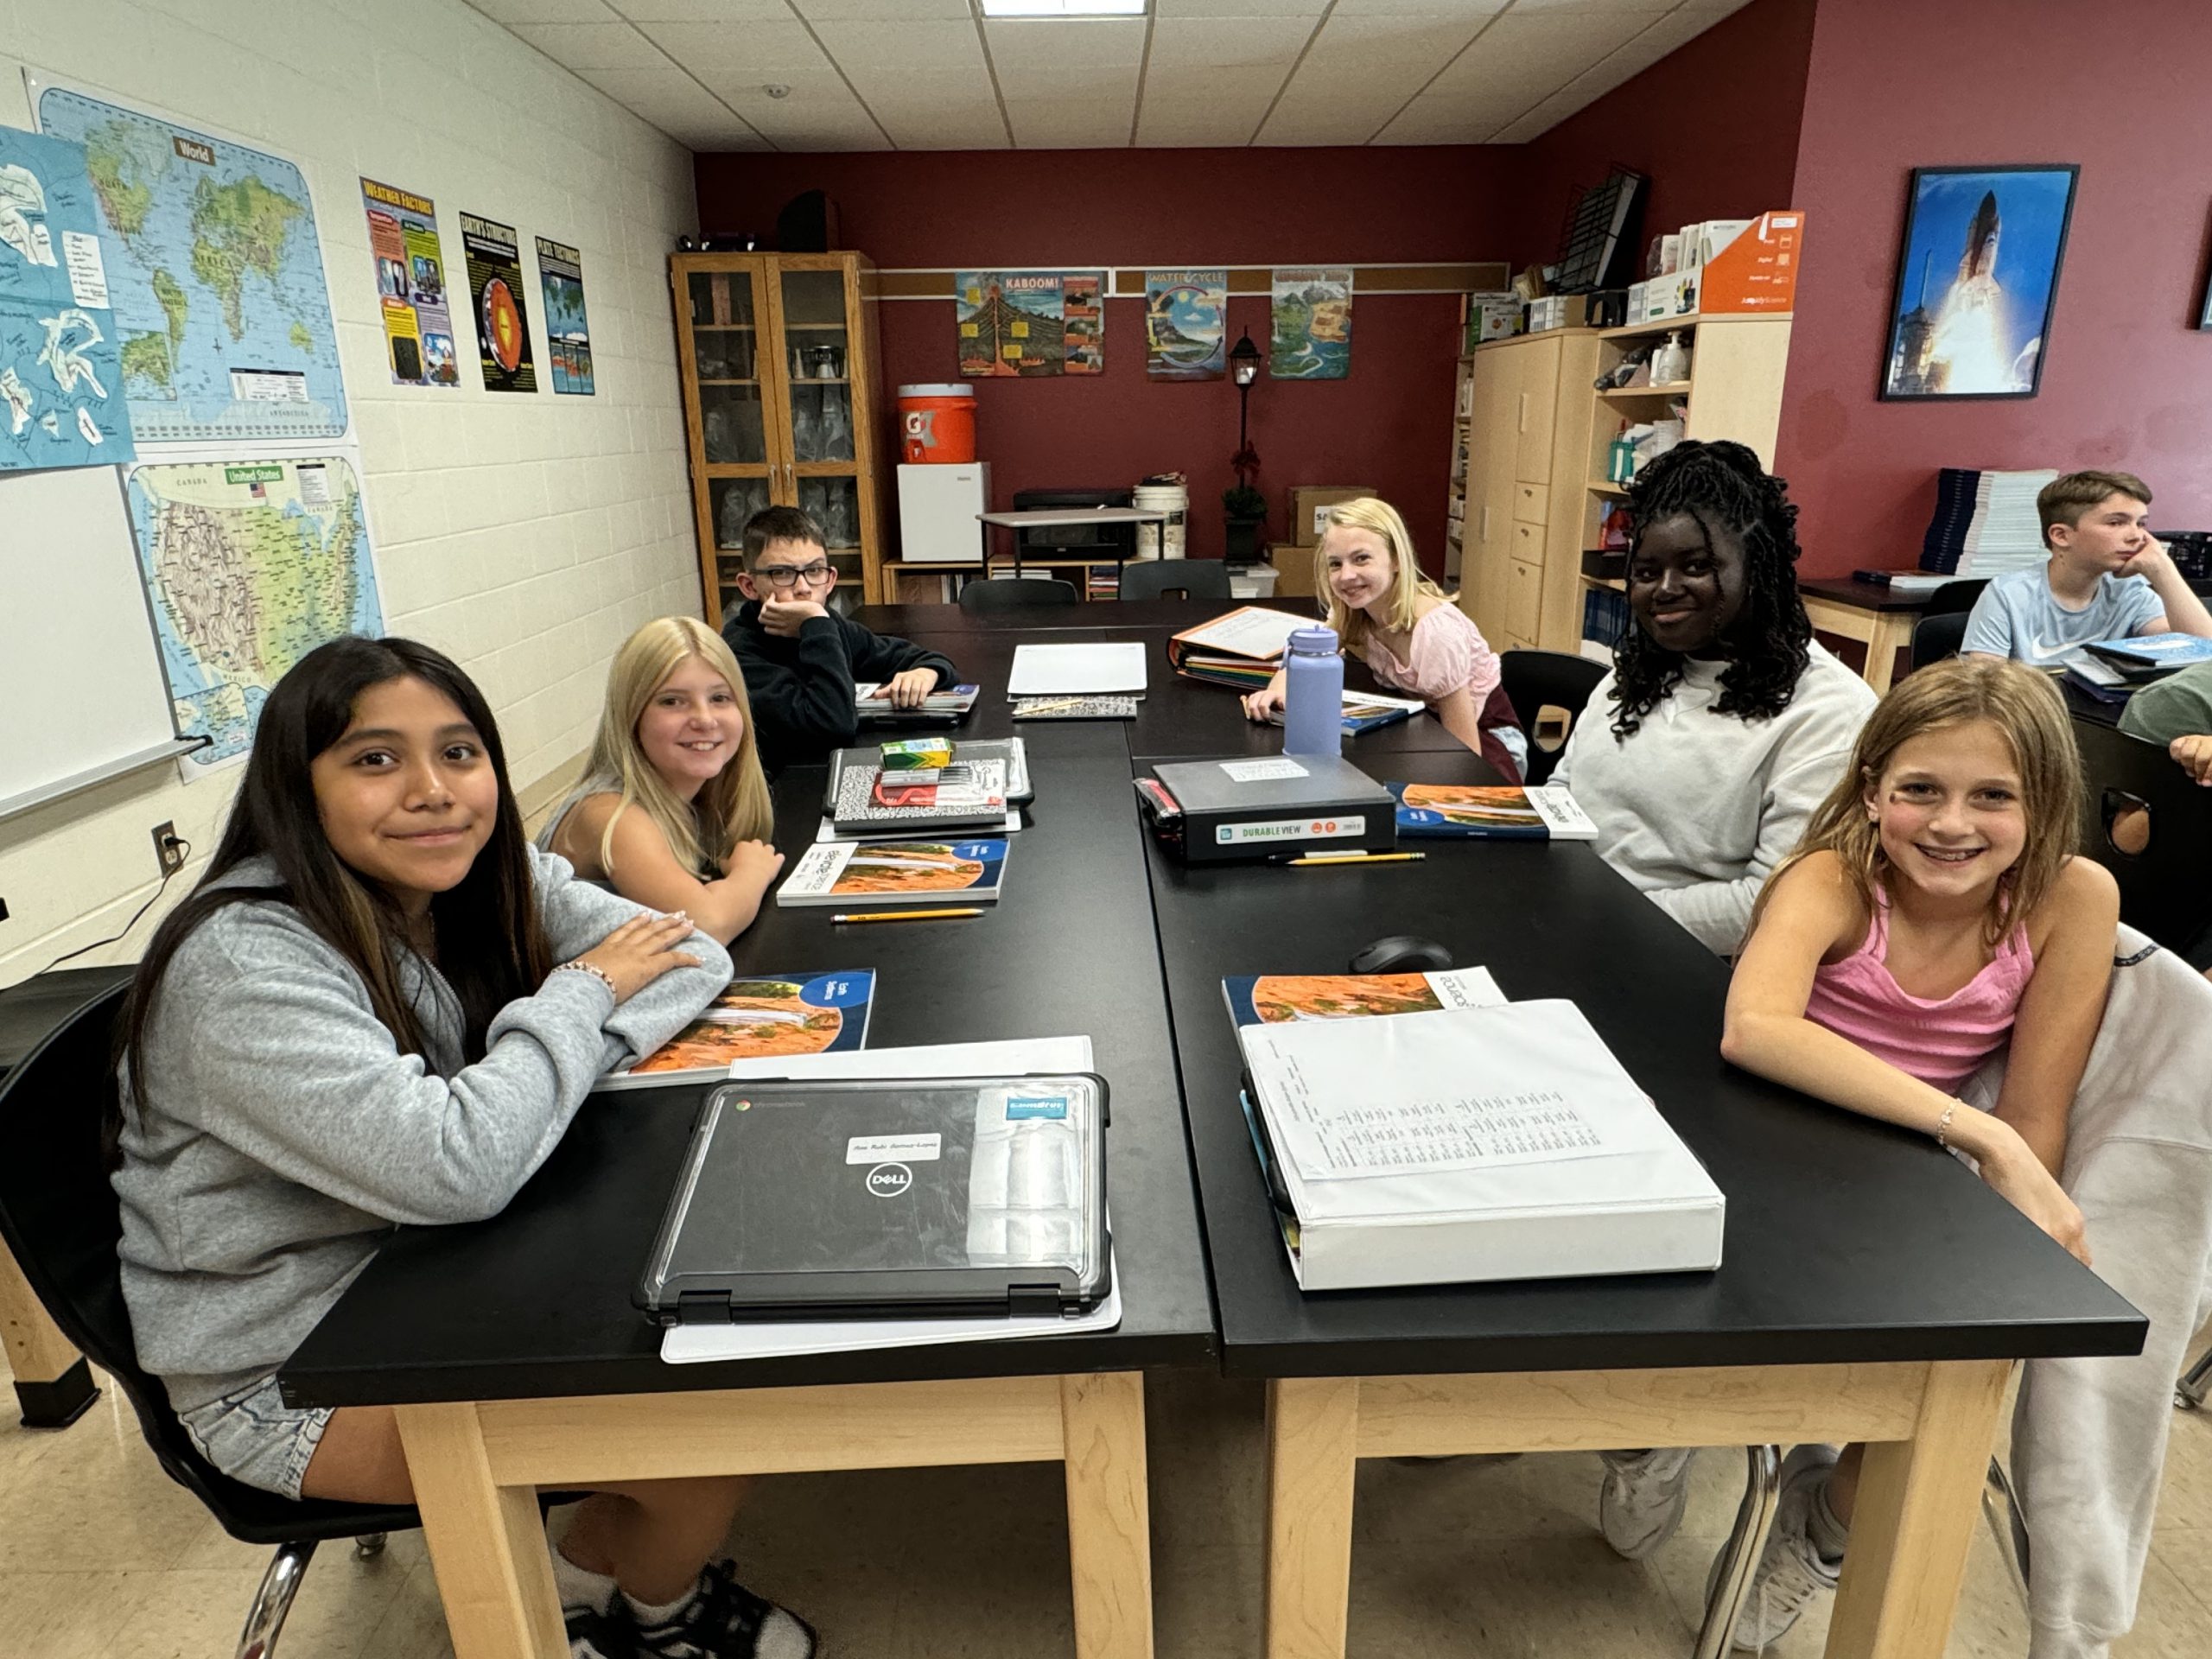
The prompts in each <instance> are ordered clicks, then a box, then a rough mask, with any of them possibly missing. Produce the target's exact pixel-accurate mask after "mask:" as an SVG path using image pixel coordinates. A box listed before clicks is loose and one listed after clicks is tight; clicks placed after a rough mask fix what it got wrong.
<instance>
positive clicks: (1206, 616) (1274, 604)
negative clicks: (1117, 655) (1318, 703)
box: [852, 594, 1326, 639]
mask: <svg viewBox="0 0 2212 1659" xmlns="http://www.w3.org/2000/svg"><path fill="white" fill-rule="evenodd" d="M1244 605H1255V606H1258V607H1260V608H1261V609H1262V610H1269V611H1291V612H1294V613H1297V614H1298V615H1300V616H1310V617H1312V618H1313V620H1314V621H1315V622H1316V623H1319V621H1320V620H1321V616H1322V613H1323V610H1325V608H1326V607H1320V608H1316V605H1315V601H1313V600H1311V599H1294V598H1291V597H1289V596H1287V595H1274V594H1271V595H1269V596H1268V598H1265V599H1092V600H1081V601H1077V602H1076V603H1075V604H1072V605H1022V606H1017V607H1014V608H1012V609H1009V610H1003V611H967V610H963V609H962V608H961V607H959V606H957V605H861V606H859V607H855V609H854V611H853V613H852V617H853V620H854V621H855V622H858V623H861V624H862V625H863V626H867V627H868V628H870V629H872V630H873V631H874V632H877V633H890V634H896V635H898V636H899V638H900V639H911V638H912V637H913V635H914V634H916V633H917V632H920V633H931V634H937V633H999V632H1004V633H1019V634H1024V635H1028V634H1048V633H1097V632H1110V631H1112V630H1115V629H1119V628H1128V627H1141V628H1164V629H1166V631H1167V632H1169V633H1177V632H1181V631H1182V630H1183V629H1185V628H1195V627H1197V626H1198V625H1199V624H1201V623H1204V622H1211V621H1212V620H1214V618H1216V617H1217V616H1226V615H1228V614H1229V613H1230V612H1231V611H1233V610H1235V609H1236V608H1237V607H1239V606H1244Z"/></svg>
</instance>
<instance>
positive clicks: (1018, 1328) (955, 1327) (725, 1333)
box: [660, 1056, 1122, 1365]
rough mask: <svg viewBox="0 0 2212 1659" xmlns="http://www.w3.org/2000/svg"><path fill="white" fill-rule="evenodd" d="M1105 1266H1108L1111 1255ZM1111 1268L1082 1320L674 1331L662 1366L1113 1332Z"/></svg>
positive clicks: (765, 1324) (1117, 1300)
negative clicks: (1095, 1301) (1106, 1284)
mask: <svg viewBox="0 0 2212 1659" xmlns="http://www.w3.org/2000/svg"><path fill="white" fill-rule="evenodd" d="M839 1058H843V1057H842V1056H840V1057H839ZM1111 1261H1112V1258H1111V1256H1110V1255H1109V1262H1111ZM1112 1266H1113V1272H1114V1282H1113V1284H1112V1286H1111V1287H1109V1289H1108V1290H1107V1292H1106V1294H1104V1295H1103V1296H1102V1297H1100V1298H1099V1299H1098V1306H1096V1307H1094V1308H1092V1309H1091V1310H1090V1313H1073V1314H1070V1313H1025V1314H1001V1315H998V1316H996V1317H992V1316H989V1315H985V1316H983V1317H982V1318H978V1319H967V1318H962V1319H820V1320H791V1319H774V1320H762V1321H759V1322H756V1323H753V1324H746V1325H673V1326H671V1327H670V1328H669V1329H668V1330H667V1331H665V1332H663V1333H662V1335H661V1339H660V1357H661V1361H662V1363H664V1364H669V1365H702V1364H706V1363H709V1362H710V1361H715V1360H728V1359H772V1358H775V1357H779V1356H780V1355H785V1354H849V1353H861V1352H866V1351H868V1350H870V1349H874V1348H926V1347H931V1346H933V1345H935V1344H941V1343H948V1342H1008V1341H1013V1340H1015V1339H1018V1338H1022V1337H1072V1336H1078V1335H1081V1334H1083V1333H1084V1332H1091V1331H1111V1330H1113V1329H1114V1328H1115V1327H1116V1325H1120V1324H1121V1322H1122V1269H1121V1263H1119V1262H1112Z"/></svg>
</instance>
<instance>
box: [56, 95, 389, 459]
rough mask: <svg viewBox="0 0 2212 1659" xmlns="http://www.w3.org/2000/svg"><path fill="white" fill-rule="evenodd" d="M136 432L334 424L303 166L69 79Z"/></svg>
mask: <svg viewBox="0 0 2212 1659" xmlns="http://www.w3.org/2000/svg"><path fill="white" fill-rule="evenodd" d="M38 118H39V125H40V127H41V130H43V131H44V132H45V133H46V134H47V135H48V137H55V138H60V139H65V140H67V142H69V143H73V144H81V145H83V146H84V149H85V162H86V173H87V175H88V176H89V179H90V182H91V186H92V198H93V201H94V204H95V206H96V207H97V208H98V220H99V243H100V251H101V255H102V257H103V261H104V264H105V275H106V282H107V288H108V291H109V294H110V296H111V300H112V302H113V305H114V314H115V327H116V332H117V335H118V340H117V345H118V353H119V356H120V359H121V372H122V381H123V394H124V397H125V399H126V400H127V401H128V403H129V405H130V428H131V431H132V433H133V435H135V436H136V438H137V442H139V443H141V444H147V443H203V442H219V443H230V442H237V441H238V440H241V439H245V440H262V439H287V440H297V439H303V438H309V439H311V438H334V437H338V436H340V435H343V434H344V432H345V430H346V382H345V378H344V376H343V375H342V374H341V373H340V369H339V362H338V336H337V332H336V330H335V328H334V327H333V326H332V322H331V316H330V289H329V284H328V281H327V278H326V277H325V276H324V274H323V264H322V247H321V243H320V242H319V241H318V240H317V238H316V234H315V206H314V203H313V201H312V200H310V198H309V196H308V183H307V179H306V177H305V176H304V175H302V173H301V171H300V169H299V168H297V167H296V166H295V165H294V164H293V163H291V162H288V161H284V160H282V159H280V158H279V157H277V156H270V155H267V154H264V152H262V151H260V150H257V149H249V148H248V147H246V146H245V145H243V144H238V143H231V142H230V141H228V140H226V139H221V138H216V137H210V136H208V135H207V134H205V133H200V132H195V131H194V130H191V129H189V128H186V127H181V126H177V125H175V124H172V123H170V122H168V121H166V120H163V119H162V118H159V117H157V116H152V115H148V114H145V113H143V112H142V111H137V110H132V109H127V108H124V106H123V105H118V104H111V103H107V102H105V101H103V100H101V99H96V98H92V97H90V96H88V95H87V94H86V93H83V92H74V91H72V90H70V89H69V88H67V87H62V86H41V87H40V88H39V89H38Z"/></svg>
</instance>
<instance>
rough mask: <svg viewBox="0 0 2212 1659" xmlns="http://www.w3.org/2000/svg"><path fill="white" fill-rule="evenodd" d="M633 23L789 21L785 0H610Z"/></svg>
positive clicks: (789, 13)
mask: <svg viewBox="0 0 2212 1659" xmlns="http://www.w3.org/2000/svg"><path fill="white" fill-rule="evenodd" d="M606 3H607V5H608V6H611V7H612V8H613V10H616V11H619V12H620V13H621V14H622V15H623V16H625V17H627V18H628V19H629V20H630V21H631V22H633V23H753V22H778V21H783V22H788V21H789V20H790V18H791V8H790V7H789V6H788V5H786V4H785V3H784V0H606Z"/></svg>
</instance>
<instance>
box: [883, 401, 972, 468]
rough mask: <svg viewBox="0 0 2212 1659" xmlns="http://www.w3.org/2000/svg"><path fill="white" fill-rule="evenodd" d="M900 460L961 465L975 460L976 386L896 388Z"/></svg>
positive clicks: (910, 464) (909, 463)
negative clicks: (897, 390) (897, 391)
mask: <svg viewBox="0 0 2212 1659" xmlns="http://www.w3.org/2000/svg"><path fill="white" fill-rule="evenodd" d="M899 442H900V450H899V454H900V459H902V460H904V461H906V463H907V464H908V465H909V466H926V465H940V466H944V465H949V466H960V465H963V464H965V463H967V462H969V461H974V460H975V459H976V388H975V387H973V386H960V385H951V386H901V387H899Z"/></svg>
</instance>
